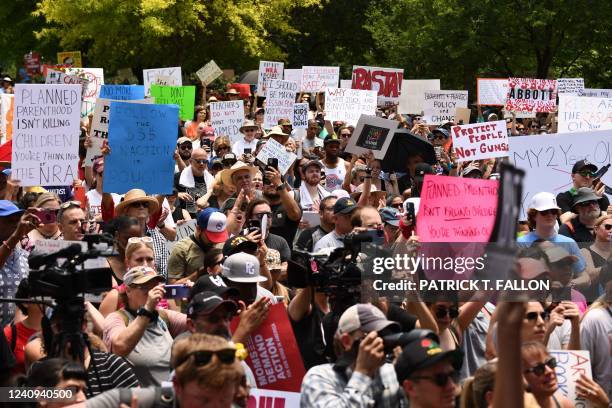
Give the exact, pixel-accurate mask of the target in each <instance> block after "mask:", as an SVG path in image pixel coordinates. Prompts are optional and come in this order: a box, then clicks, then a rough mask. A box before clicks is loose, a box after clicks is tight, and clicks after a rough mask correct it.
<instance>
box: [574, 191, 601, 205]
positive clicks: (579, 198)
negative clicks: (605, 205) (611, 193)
mask: <svg viewBox="0 0 612 408" xmlns="http://www.w3.org/2000/svg"><path fill="white" fill-rule="evenodd" d="M600 198H601V197H599V196H598V195H597V194H595V191H594V190H593V189H592V188H589V187H580V188H579V189H578V191H577V192H576V195H575V196H574V202H573V203H572V207H574V206H576V205H578V204H580V203H584V202H587V201H599V199H600Z"/></svg>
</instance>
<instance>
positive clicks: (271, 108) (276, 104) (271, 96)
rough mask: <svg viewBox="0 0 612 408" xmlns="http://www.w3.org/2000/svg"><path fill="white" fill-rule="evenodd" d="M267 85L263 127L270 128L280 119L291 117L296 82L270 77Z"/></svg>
mask: <svg viewBox="0 0 612 408" xmlns="http://www.w3.org/2000/svg"><path fill="white" fill-rule="evenodd" d="M267 86H268V88H267V89H266V113H265V114H264V128H266V129H270V128H272V127H273V126H276V125H278V121H279V120H280V119H289V120H291V119H293V104H294V103H295V93H296V92H297V84H296V83H295V82H290V81H284V80H282V79H272V80H270V81H268V85H267Z"/></svg>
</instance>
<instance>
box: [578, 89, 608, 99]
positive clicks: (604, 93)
mask: <svg viewBox="0 0 612 408" xmlns="http://www.w3.org/2000/svg"><path fill="white" fill-rule="evenodd" d="M580 96H588V97H591V98H612V89H593V88H585V89H583V91H582V92H581V93H580Z"/></svg>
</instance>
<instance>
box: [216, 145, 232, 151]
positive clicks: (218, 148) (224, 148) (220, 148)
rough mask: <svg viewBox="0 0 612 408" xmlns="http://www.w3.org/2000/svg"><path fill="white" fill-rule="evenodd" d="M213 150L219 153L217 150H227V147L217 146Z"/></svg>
mask: <svg viewBox="0 0 612 408" xmlns="http://www.w3.org/2000/svg"><path fill="white" fill-rule="evenodd" d="M215 150H217V151H219V150H229V146H217V148H216V149H215Z"/></svg>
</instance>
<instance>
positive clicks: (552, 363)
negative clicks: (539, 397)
mask: <svg viewBox="0 0 612 408" xmlns="http://www.w3.org/2000/svg"><path fill="white" fill-rule="evenodd" d="M556 366H557V359H556V358H554V357H551V358H549V359H548V360H546V361H545V362H543V363H540V364H538V365H536V366H533V367H531V368H529V369H527V370H525V374H527V373H533V374H534V375H537V376H538V377H539V376H541V375H542V374H544V372H546V367H548V368H550V369H552V370H554V369H555V367H556Z"/></svg>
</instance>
